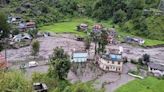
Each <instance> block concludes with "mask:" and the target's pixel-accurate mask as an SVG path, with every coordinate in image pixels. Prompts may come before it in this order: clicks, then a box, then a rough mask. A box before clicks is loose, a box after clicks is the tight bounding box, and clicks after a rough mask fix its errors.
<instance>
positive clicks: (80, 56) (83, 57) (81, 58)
mask: <svg viewBox="0 0 164 92" xmlns="http://www.w3.org/2000/svg"><path fill="white" fill-rule="evenodd" d="M87 59H88V53H87V52H85V51H76V52H73V53H72V58H71V61H72V62H86V61H87Z"/></svg>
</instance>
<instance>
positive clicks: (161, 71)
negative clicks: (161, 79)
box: [148, 62, 164, 76]
mask: <svg viewBox="0 0 164 92" xmlns="http://www.w3.org/2000/svg"><path fill="white" fill-rule="evenodd" d="M148 71H149V72H151V73H153V74H154V76H164V64H160V63H154V62H150V63H148Z"/></svg>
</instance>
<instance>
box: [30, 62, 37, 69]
mask: <svg viewBox="0 0 164 92" xmlns="http://www.w3.org/2000/svg"><path fill="white" fill-rule="evenodd" d="M38 65H39V64H38V62H36V61H31V62H29V63H28V67H29V68H30V67H36V66H38Z"/></svg>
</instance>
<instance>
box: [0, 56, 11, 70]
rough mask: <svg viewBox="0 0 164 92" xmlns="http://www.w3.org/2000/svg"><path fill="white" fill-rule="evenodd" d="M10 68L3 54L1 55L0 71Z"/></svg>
mask: <svg viewBox="0 0 164 92" xmlns="http://www.w3.org/2000/svg"><path fill="white" fill-rule="evenodd" d="M8 67H9V64H8V63H7V61H6V59H5V57H4V56H3V55H2V54H0V70H1V69H6V68H8Z"/></svg>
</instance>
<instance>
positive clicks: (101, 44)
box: [98, 30, 108, 53]
mask: <svg viewBox="0 0 164 92" xmlns="http://www.w3.org/2000/svg"><path fill="white" fill-rule="evenodd" d="M107 44H108V33H107V30H102V31H101V35H100V36H99V38H98V52H99V53H100V52H101V53H104V52H105V46H106V45H107Z"/></svg>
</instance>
